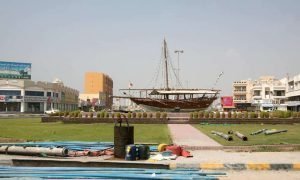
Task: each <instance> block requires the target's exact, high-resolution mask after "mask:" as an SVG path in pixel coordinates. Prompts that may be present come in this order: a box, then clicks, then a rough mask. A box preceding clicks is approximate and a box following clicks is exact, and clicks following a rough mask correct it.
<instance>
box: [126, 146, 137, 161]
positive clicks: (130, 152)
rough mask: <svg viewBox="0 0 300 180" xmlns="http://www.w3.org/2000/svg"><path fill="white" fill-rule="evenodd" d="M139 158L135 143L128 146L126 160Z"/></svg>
mask: <svg viewBox="0 0 300 180" xmlns="http://www.w3.org/2000/svg"><path fill="white" fill-rule="evenodd" d="M136 159H137V149H136V146H135V145H134V144H130V145H127V146H126V155H125V160H127V161H135V160H136Z"/></svg>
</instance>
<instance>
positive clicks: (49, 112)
mask: <svg viewBox="0 0 300 180" xmlns="http://www.w3.org/2000/svg"><path fill="white" fill-rule="evenodd" d="M58 112H60V111H59V110H58V109H49V110H47V111H45V114H53V113H58Z"/></svg>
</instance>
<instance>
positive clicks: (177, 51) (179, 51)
mask: <svg viewBox="0 0 300 180" xmlns="http://www.w3.org/2000/svg"><path fill="white" fill-rule="evenodd" d="M174 52H175V53H177V60H178V64H177V65H178V69H177V87H179V86H180V82H179V80H180V78H179V54H180V53H183V50H175V51H174Z"/></svg>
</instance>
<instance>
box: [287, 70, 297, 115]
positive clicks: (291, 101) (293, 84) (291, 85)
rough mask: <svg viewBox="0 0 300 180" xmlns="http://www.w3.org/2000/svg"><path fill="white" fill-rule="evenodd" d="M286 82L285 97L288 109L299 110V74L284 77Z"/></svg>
mask: <svg viewBox="0 0 300 180" xmlns="http://www.w3.org/2000/svg"><path fill="white" fill-rule="evenodd" d="M286 81H287V82H288V83H287V84H288V87H287V92H286V97H287V98H288V100H287V102H286V103H287V105H288V109H289V110H291V111H300V74H298V75H296V76H294V77H292V78H286Z"/></svg>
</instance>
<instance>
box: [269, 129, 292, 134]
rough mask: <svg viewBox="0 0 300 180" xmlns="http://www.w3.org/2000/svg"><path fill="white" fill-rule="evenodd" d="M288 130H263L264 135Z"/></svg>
mask: <svg viewBox="0 0 300 180" xmlns="http://www.w3.org/2000/svg"><path fill="white" fill-rule="evenodd" d="M287 131H288V130H286V129H285V130H278V131H277V130H269V131H265V135H272V134H278V133H282V132H287Z"/></svg>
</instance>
